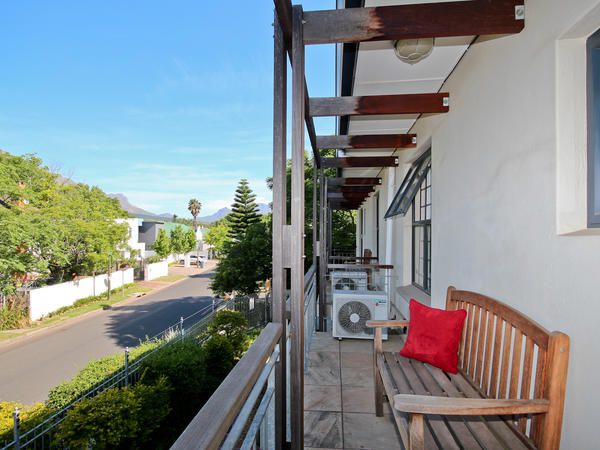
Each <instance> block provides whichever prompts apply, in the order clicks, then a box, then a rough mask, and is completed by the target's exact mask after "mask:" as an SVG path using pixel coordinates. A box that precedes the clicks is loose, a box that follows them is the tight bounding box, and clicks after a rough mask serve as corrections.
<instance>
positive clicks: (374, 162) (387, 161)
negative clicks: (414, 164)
mask: <svg viewBox="0 0 600 450" xmlns="http://www.w3.org/2000/svg"><path fill="white" fill-rule="evenodd" d="M321 163H322V165H323V167H324V168H331V167H333V168H346V167H396V166H398V157H396V156H360V157H359V156H347V157H345V158H323V159H322V160H321Z"/></svg>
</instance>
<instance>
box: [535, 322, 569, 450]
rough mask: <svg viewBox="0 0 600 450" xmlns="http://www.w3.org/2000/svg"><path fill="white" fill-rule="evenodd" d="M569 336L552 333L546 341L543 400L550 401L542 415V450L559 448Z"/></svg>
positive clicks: (556, 332) (567, 365)
mask: <svg viewBox="0 0 600 450" xmlns="http://www.w3.org/2000/svg"><path fill="white" fill-rule="evenodd" d="M569 347H570V344H569V336H567V335H566V334H563V333H560V332H558V331H554V332H552V333H551V334H550V339H549V340H548V363H547V364H548V365H547V368H546V370H547V377H548V378H547V380H546V392H544V398H547V399H548V400H549V401H550V405H549V409H548V412H547V413H546V414H545V415H544V419H543V420H544V422H543V434H542V443H541V445H540V449H542V450H557V449H559V448H560V435H561V431H562V419H563V413H564V405H565V390H566V387H567V369H568V367H569Z"/></svg>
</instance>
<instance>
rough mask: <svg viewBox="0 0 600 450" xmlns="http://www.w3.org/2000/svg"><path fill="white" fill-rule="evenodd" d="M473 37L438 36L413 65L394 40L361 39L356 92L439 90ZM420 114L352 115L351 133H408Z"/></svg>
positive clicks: (370, 1)
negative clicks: (399, 52) (398, 53)
mask: <svg viewBox="0 0 600 450" xmlns="http://www.w3.org/2000/svg"><path fill="white" fill-rule="evenodd" d="M436 1H437V2H441V1H451V0H436ZM431 2H432V1H431V0H420V1H419V0H412V1H401V0H400V1H398V0H396V1H394V0H366V1H365V6H388V5H401V4H409V3H431ZM472 40H473V36H467V37H459V38H438V39H436V40H435V47H434V49H433V51H432V53H431V54H430V55H429V56H428V57H427V58H425V59H424V60H422V61H420V62H418V63H416V64H412V65H411V64H408V63H405V62H403V61H401V60H399V59H398V58H397V57H396V54H395V53H394V48H393V43H392V42H391V41H381V42H363V43H360V44H359V51H358V56H357V60H356V67H355V76H354V86H353V95H379V94H412V93H415V94H416V93H432V92H438V91H439V90H440V88H441V87H442V84H443V82H444V80H445V79H446V78H447V77H448V75H449V74H450V73H451V72H452V70H453V69H454V67H455V66H456V64H457V63H458V62H459V60H460V58H461V57H462V55H463V54H464V52H465V51H466V50H467V48H468V46H469V44H470V42H471V41H472ZM450 108H452V94H451V95H450ZM417 117H418V116H417V115H393V116H391V115H389V116H362V117H361V116H355V117H351V118H350V121H349V128H348V134H354V135H356V134H391V133H407V132H408V131H409V130H410V128H411V127H412V126H413V124H414V123H415V121H416V120H417ZM391 150H393V149H391ZM359 154H361V152H360V151H348V152H347V155H348V156H350V155H354V156H358V155H359ZM362 154H363V155H365V154H364V153H362ZM368 154H369V155H373V156H375V155H377V154H387V155H389V154H390V151H389V150H388V151H387V152H384V153H379V152H377V153H375V152H373V151H372V150H370V151H368ZM365 156H366V155H365ZM378 172H379V169H346V170H345V171H344V174H345V176H375V175H376V174H377V173H378Z"/></svg>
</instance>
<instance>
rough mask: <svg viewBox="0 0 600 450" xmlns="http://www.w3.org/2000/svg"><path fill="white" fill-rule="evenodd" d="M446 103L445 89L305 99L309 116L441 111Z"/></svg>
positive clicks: (446, 105) (448, 100) (447, 104)
mask: <svg viewBox="0 0 600 450" xmlns="http://www.w3.org/2000/svg"><path fill="white" fill-rule="evenodd" d="M449 105H450V94H448V93H447V92H437V93H434V94H396V95H368V96H363V97H317V98H311V99H310V100H309V109H310V114H311V116H313V117H322V116H362V115H375V114H422V113H445V112H448V111H449V109H450V108H449ZM317 146H318V144H317Z"/></svg>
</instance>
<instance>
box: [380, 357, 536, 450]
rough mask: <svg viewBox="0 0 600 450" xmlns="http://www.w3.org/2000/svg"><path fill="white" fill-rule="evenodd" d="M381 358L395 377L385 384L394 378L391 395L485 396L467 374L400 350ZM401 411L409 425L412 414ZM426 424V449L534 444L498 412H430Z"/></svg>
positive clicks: (519, 449) (494, 449)
mask: <svg viewBox="0 0 600 450" xmlns="http://www.w3.org/2000/svg"><path fill="white" fill-rule="evenodd" d="M379 361H380V367H381V363H384V364H385V366H384V367H385V370H386V372H387V373H388V374H389V375H390V376H391V380H389V381H388V383H385V382H384V385H386V384H389V382H390V381H391V382H393V384H394V386H393V389H392V391H391V392H389V391H388V389H389V387H388V386H387V385H386V386H385V387H386V393H387V394H388V397H390V396H393V395H394V394H395V393H399V394H417V395H442V396H450V397H463V398H465V397H467V398H483V396H482V395H481V393H479V392H478V391H477V390H476V389H475V388H474V387H473V386H472V384H471V382H470V381H469V380H468V379H467V378H465V376H464V375H463V374H460V373H459V374H457V375H449V374H445V373H444V372H443V371H441V370H440V369H437V368H435V367H432V366H430V365H428V364H424V363H421V362H419V361H415V360H410V359H407V358H404V357H402V356H400V355H399V354H398V353H396V352H385V353H384V355H383V358H381V357H380V359H379ZM398 413H399V412H398ZM399 414H400V416H401V417H402V420H401V425H403V426H406V424H407V422H408V415H405V414H404V413H399ZM397 422H398V421H397ZM425 424H426V426H425V448H426V449H436V448H441V449H446V448H448V449H453V448H463V449H482V448H483V449H490V450H500V449H506V448H510V449H515V450H528V449H532V448H534V447H533V446H532V445H531V442H530V441H529V440H527V438H525V437H523V436H519V432H518V430H517V429H516V427H514V426H513V425H511V424H509V423H507V421H506V420H504V419H502V418H500V417H498V416H489V417H481V416H468V417H447V416H436V415H426V416H425ZM398 425H400V423H398Z"/></svg>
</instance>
